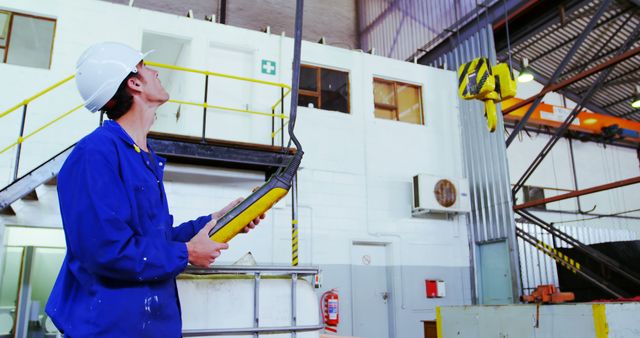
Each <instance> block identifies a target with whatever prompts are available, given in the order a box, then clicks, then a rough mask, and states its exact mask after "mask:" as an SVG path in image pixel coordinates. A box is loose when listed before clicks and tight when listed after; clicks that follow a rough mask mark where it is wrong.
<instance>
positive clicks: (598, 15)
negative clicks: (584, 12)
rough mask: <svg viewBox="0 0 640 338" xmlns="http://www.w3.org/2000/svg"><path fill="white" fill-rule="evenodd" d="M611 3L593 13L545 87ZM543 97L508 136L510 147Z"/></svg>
mask: <svg viewBox="0 0 640 338" xmlns="http://www.w3.org/2000/svg"><path fill="white" fill-rule="evenodd" d="M610 3H611V0H604V1H603V2H602V3H601V4H600V7H599V8H598V11H597V12H596V13H595V14H594V15H593V17H591V20H590V21H589V23H588V24H587V26H586V27H585V29H584V31H582V33H580V36H579V37H578V39H576V42H574V43H573V45H572V46H571V49H570V50H569V52H567V54H566V55H565V56H564V58H563V59H562V62H560V65H558V68H556V70H555V71H554V72H553V75H552V76H551V78H550V79H549V82H547V84H546V85H545V87H548V86H550V85H552V84H553V83H554V82H556V80H557V79H558V78H559V77H560V75H561V74H562V71H563V70H564V68H565V67H566V66H567V64H569V61H571V59H572V58H573V56H574V55H575V54H576V52H577V51H578V49H579V48H580V46H582V43H583V42H584V40H585V39H586V38H587V36H589V34H590V33H591V31H592V30H593V27H595V26H596V24H597V23H598V20H600V17H602V15H603V14H604V12H605V11H606V9H607V7H609V4H610ZM543 97H544V95H538V96H537V97H536V98H535V100H534V101H533V104H531V106H530V107H529V109H528V110H527V112H526V113H525V114H524V116H522V119H521V120H520V122H518V124H517V125H516V126H515V128H513V131H512V132H511V134H510V135H509V137H508V138H507V147H509V145H511V143H512V142H513V140H514V139H515V138H516V136H518V133H519V132H520V131H521V130H522V128H524V126H525V125H526V124H527V121H528V120H529V117H531V114H532V113H533V112H534V111H535V110H536V108H537V107H538V105H539V104H540V102H542V98H543ZM503 114H504V112H503Z"/></svg>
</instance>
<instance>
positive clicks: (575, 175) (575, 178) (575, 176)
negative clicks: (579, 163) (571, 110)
mask: <svg viewBox="0 0 640 338" xmlns="http://www.w3.org/2000/svg"><path fill="white" fill-rule="evenodd" d="M565 106H566V105H565ZM568 141H569V159H570V160H571V175H572V176H573V189H574V191H578V173H577V172H576V160H575V158H574V153H573V141H572V140H571V138H569V140H568ZM576 202H578V211H579V212H580V213H582V206H581V205H580V196H576Z"/></svg>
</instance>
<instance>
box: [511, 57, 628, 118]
mask: <svg viewBox="0 0 640 338" xmlns="http://www.w3.org/2000/svg"><path fill="white" fill-rule="evenodd" d="M638 54H640V47H636V48H634V49H631V50H628V51H627V52H625V53H623V54H621V55H618V56H616V57H613V58H611V59H610V60H607V62H603V63H601V64H599V65H597V66H595V67H593V68H590V69H588V70H586V71H584V72H581V73H579V74H576V75H574V76H572V77H570V78H568V79H566V80H563V81H560V82H558V83H556V84H551V85H549V86H547V87H544V88H543V89H542V90H541V91H540V93H538V94H536V95H534V96H531V97H530V98H528V99H526V100H522V101H520V102H518V103H516V104H514V105H513V106H510V107H508V108H505V109H503V110H502V115H507V114H509V113H511V112H513V111H515V110H516V109H519V108H522V107H524V106H526V105H528V104H530V103H531V102H533V101H534V100H535V99H536V98H538V97H544V96H545V95H546V94H547V93H549V92H552V91H556V90H558V89H562V88H564V87H566V86H568V85H571V84H572V83H575V82H578V81H580V80H582V79H584V78H586V77H589V76H591V75H593V74H595V73H598V72H600V71H602V70H604V69H606V68H609V67H611V66H613V65H616V64H618V63H620V62H622V61H625V60H627V59H629V58H631V57H634V56H636V55H638Z"/></svg>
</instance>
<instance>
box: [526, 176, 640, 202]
mask: <svg viewBox="0 0 640 338" xmlns="http://www.w3.org/2000/svg"><path fill="white" fill-rule="evenodd" d="M636 183H640V176H637V177H632V178H628V179H626V180H621V181H616V182H612V183H607V184H603V185H598V186H595V187H591V188H587V189H582V190H576V191H572V192H570V193H566V194H562V195H558V196H553V197H549V198H543V199H540V200H536V201H530V202H526V203H522V204H518V205H514V206H513V210H521V209H526V208H531V207H535V206H539V205H543V204H547V203H552V202H557V201H562V200H566V199H569V198H574V197H578V196H583V195H589V194H593V193H596V192H600V191H604V190H609V189H614V188H620V187H624V186H627V185H631V184H636Z"/></svg>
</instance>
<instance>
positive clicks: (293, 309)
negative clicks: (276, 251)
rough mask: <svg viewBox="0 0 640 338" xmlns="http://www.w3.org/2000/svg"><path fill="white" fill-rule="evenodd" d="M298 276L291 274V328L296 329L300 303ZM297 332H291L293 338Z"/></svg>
mask: <svg viewBox="0 0 640 338" xmlns="http://www.w3.org/2000/svg"><path fill="white" fill-rule="evenodd" d="M297 282H298V274H296V273H293V274H291V326H293V327H295V326H296V325H298V324H297V322H298V313H297V312H296V311H297V310H298V309H297V306H296V305H297V304H296V303H297V302H298V287H297ZM296 336H297V335H296V331H291V338H296Z"/></svg>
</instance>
